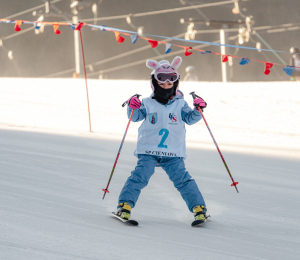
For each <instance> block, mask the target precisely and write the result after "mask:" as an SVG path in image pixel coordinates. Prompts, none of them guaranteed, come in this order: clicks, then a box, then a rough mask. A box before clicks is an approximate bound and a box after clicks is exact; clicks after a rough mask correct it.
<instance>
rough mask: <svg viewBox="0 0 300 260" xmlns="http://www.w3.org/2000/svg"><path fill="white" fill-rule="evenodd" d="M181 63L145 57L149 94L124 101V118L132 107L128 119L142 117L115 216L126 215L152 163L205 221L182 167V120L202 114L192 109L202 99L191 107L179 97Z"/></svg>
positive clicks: (191, 121)
mask: <svg viewBox="0 0 300 260" xmlns="http://www.w3.org/2000/svg"><path fill="white" fill-rule="evenodd" d="M181 62H182V59H181V57H179V56H177V57H176V58H175V59H174V60H173V62H172V63H171V64H170V63H169V62H168V61H166V60H162V61H160V62H157V61H154V60H147V62H146V65H147V67H149V68H150V69H153V71H152V73H151V79H150V84H151V88H152V90H153V93H152V95H151V96H150V97H148V98H145V99H143V100H142V102H141V101H140V100H139V99H138V98H137V97H135V96H133V97H131V98H130V99H129V100H128V109H127V114H128V118H129V117H130V114H131V112H132V109H135V110H134V113H133V116H132V121H133V122H138V121H141V120H144V119H145V120H144V122H143V123H142V125H141V126H140V127H139V132H138V141H137V147H136V150H135V152H134V154H135V155H136V156H137V157H138V163H137V166H136V167H135V170H133V171H132V172H131V176H130V177H129V178H128V179H127V181H126V183H125V185H124V187H123V189H122V191H121V194H120V196H119V205H118V208H117V213H116V214H117V215H118V216H120V217H121V218H123V219H126V220H128V219H129V218H130V212H131V208H134V206H135V204H136V202H137V200H138V197H139V195H140V193H141V190H142V189H143V188H144V187H146V186H147V184H148V181H149V179H150V177H151V176H152V174H153V173H154V169H155V166H157V165H159V166H161V167H162V168H163V169H164V170H165V171H166V173H167V174H168V176H169V178H170V180H171V181H172V182H173V183H174V186H175V187H176V188H177V190H178V191H179V192H180V194H181V196H182V198H183V199H184V200H185V202H186V204H187V206H188V209H189V210H190V211H191V212H193V213H194V216H195V220H199V221H200V222H201V221H203V222H204V221H205V220H206V205H205V202H204V199H203V197H202V195H201V193H200V191H199V189H198V186H197V184H196V182H195V180H193V179H192V178H191V176H190V175H189V173H188V172H187V171H186V169H185V164H184V161H183V160H184V159H185V158H186V154H185V150H186V145H185V132H186V130H185V123H186V124H188V125H192V124H195V123H197V122H198V121H199V120H200V119H201V118H202V117H201V114H200V112H199V111H198V110H197V109H196V108H197V107H200V108H201V109H202V110H203V108H205V107H206V105H207V104H206V102H205V101H204V100H203V99H201V98H196V99H194V106H195V107H196V108H194V109H193V110H192V109H191V108H190V107H189V106H188V104H187V103H186V101H184V99H183V94H182V92H181V91H179V89H178V88H179V79H180V76H179V73H178V71H177V69H178V67H179V66H180V64H181Z"/></svg>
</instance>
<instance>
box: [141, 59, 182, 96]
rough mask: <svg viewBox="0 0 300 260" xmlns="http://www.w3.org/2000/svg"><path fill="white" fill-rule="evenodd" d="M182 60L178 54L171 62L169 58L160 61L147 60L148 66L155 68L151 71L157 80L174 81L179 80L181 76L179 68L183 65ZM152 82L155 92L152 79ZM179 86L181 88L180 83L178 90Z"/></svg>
mask: <svg viewBox="0 0 300 260" xmlns="http://www.w3.org/2000/svg"><path fill="white" fill-rule="evenodd" d="M181 62H182V59H181V57H179V56H177V57H175V58H174V60H173V61H172V63H171V64H170V63H169V62H168V61H167V60H161V61H159V62H157V61H155V60H147V62H146V66H147V67H148V68H150V69H153V71H152V72H151V75H154V78H155V79H156V80H157V81H160V82H166V81H169V82H172V83H174V82H175V81H177V80H178V79H179V78H180V77H179V73H178V71H177V69H178V68H179V66H180V65H181ZM150 84H151V88H152V90H153V92H154V86H153V84H152V79H151V80H150ZM178 88H179V84H178V86H177V89H176V91H177V90H178Z"/></svg>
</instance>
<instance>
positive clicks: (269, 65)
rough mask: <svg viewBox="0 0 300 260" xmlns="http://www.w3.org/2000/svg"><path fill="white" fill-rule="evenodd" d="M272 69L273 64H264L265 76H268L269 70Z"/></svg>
mask: <svg viewBox="0 0 300 260" xmlns="http://www.w3.org/2000/svg"><path fill="white" fill-rule="evenodd" d="M272 67H273V63H270V62H266V63H265V72H264V73H265V75H269V74H270V72H271V71H270V69H271V68H272Z"/></svg>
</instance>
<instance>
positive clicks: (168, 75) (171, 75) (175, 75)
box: [154, 72, 179, 83]
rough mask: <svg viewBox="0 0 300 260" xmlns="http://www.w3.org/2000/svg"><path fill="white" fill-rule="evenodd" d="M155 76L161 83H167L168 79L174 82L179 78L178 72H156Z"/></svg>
mask: <svg viewBox="0 0 300 260" xmlns="http://www.w3.org/2000/svg"><path fill="white" fill-rule="evenodd" d="M154 78H155V79H156V80H157V81H159V82H160V83H165V82H167V81H169V82H171V83H174V82H175V81H177V80H178V79H179V74H178V72H171V73H170V72H168V73H157V74H156V73H155V74H154Z"/></svg>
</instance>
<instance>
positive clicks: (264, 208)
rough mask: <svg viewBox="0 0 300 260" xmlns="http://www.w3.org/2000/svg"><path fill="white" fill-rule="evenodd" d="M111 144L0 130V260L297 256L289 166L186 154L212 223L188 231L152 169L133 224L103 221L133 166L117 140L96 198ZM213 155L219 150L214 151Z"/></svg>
mask: <svg viewBox="0 0 300 260" xmlns="http://www.w3.org/2000/svg"><path fill="white" fill-rule="evenodd" d="M119 145H120V141H113V140H108V139H106V140H105V139H103V138H101V137H99V136H94V135H93V134H90V135H89V136H88V137H87V136H81V137H80V136H70V135H69V136H67V135H58V134H45V133H37V132H29V131H27V132H25V131H16V130H3V129H2V130H0V155H1V160H0V234H1V235H0V259H5V260H11V259H18V260H19V259H22V260H35V259H36V260H40V259H45V260H48V259H64V260H65V259H68V260H69V259H72V260H73V259H86V260H96V259H113V260H114V259H120V258H121V259H151V260H152V259H189V260H192V259H228V260H229V259H230V260H232V259H243V260H244V259H249V260H250V259H251V260H252V259H253V260H256V259H257V260H260V259H270V260H271V259H272V260H277V259H278V260H279V259H289V260H294V259H295V260H296V259H298V256H299V253H300V236H299V234H300V223H299V214H300V193H299V186H300V175H299V169H300V162H299V160H293V159H287V158H279V157H267V156H255V155H249V154H245V153H243V154H241V153H230V152H224V157H225V160H226V162H227V163H228V166H229V168H230V170H231V172H232V174H233V176H234V178H235V180H236V181H239V182H240V184H239V186H238V187H239V190H240V193H239V194H237V193H236V191H235V189H234V188H233V187H231V186H230V184H231V182H230V178H229V177H228V174H227V172H226V170H225V168H224V165H223V163H222V161H221V159H220V158H219V155H218V153H217V151H214V150H204V149H192V148H189V149H188V151H187V152H188V159H187V160H186V166H187V170H188V171H189V172H190V174H191V175H192V176H193V177H194V178H195V180H196V182H197V184H198V186H199V187H200V190H201V192H202V194H203V195H204V198H205V199H206V203H207V207H208V213H209V214H211V215H212V219H211V220H210V221H209V222H208V223H206V225H205V226H204V227H201V228H192V227H191V226H190V223H191V222H192V220H193V216H192V214H191V213H190V212H189V211H188V210H187V207H186V205H185V204H184V202H183V200H182V199H181V197H180V195H179V193H178V192H177V190H176V189H175V188H174V187H173V184H172V183H171V182H170V181H169V179H168V177H167V175H166V174H165V173H164V172H163V171H162V170H161V169H157V170H156V173H155V174H154V176H153V177H152V178H151V180H150V183H149V185H148V187H146V188H145V189H144V190H143V191H142V194H141V196H140V199H139V201H138V203H137V206H136V208H134V209H133V211H132V216H133V218H134V219H136V220H138V221H139V223H140V226H138V227H129V226H126V225H123V224H122V223H120V222H119V221H117V220H115V219H113V218H111V217H110V216H109V214H108V212H109V211H113V210H115V207H116V205H117V199H118V194H119V192H120V190H121V188H122V185H123V184H124V182H125V180H126V178H127V177H128V176H129V174H130V171H131V170H132V169H133V168H134V166H135V164H136V158H135V157H134V156H133V151H134V147H135V144H134V143H132V142H129V141H126V142H125V144H124V147H123V150H122V153H121V156H120V159H119V162H118V165H117V168H116V171H115V173H114V176H113V179H112V183H111V185H110V189H109V190H110V193H109V194H107V195H106V198H105V200H102V196H103V192H102V188H104V187H105V186H106V183H107V181H108V177H109V174H110V172H111V168H112V165H113V163H114V159H115V156H116V154H117V151H118V148H119ZM221 149H222V148H221Z"/></svg>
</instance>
